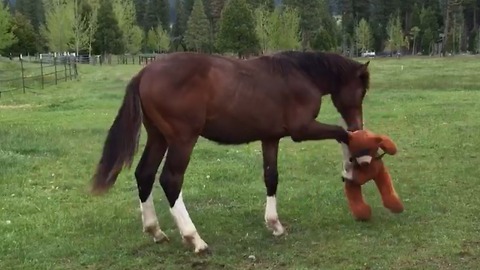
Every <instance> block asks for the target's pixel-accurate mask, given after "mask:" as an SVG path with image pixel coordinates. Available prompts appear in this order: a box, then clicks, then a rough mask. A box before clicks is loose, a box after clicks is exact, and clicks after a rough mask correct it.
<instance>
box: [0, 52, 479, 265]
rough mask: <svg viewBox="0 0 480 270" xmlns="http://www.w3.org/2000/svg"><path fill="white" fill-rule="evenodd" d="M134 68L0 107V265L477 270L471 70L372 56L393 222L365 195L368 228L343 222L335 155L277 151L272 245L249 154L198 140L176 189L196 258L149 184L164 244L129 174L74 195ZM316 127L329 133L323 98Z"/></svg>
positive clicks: (319, 148)
mask: <svg viewBox="0 0 480 270" xmlns="http://www.w3.org/2000/svg"><path fill="white" fill-rule="evenodd" d="M362 61H365V60H364V59H362ZM402 66H403V69H402ZM139 69H140V66H139V65H128V66H126V65H125V66H121V65H116V66H102V67H99V66H96V67H93V66H80V67H79V72H80V77H79V81H78V82H76V81H72V82H70V81H69V82H63V83H61V84H59V85H58V86H50V87H47V88H46V89H45V90H41V89H40V90H36V91H35V93H31V92H30V93H27V94H22V93H21V91H19V92H18V93H7V94H3V95H2V97H1V98H0V198H1V199H0V200H1V203H0V235H1V241H0V269H342V270H343V269H479V268H480V197H479V195H478V194H479V191H480V188H479V183H480V182H479V178H478V177H479V175H480V167H479V162H480V138H479V132H480V122H479V119H480V102H479V100H480V80H479V75H478V74H479V70H480V58H474V57H457V58H432V59H429V58H415V59H413V58H404V59H373V60H371V64H370V69H371V73H372V83H371V91H370V92H369V94H368V96H367V98H366V101H365V124H366V127H367V128H369V129H371V130H373V131H376V132H378V133H385V134H388V135H389V136H391V138H393V139H394V140H395V142H396V143H397V145H398V148H399V153H398V155H396V156H386V158H385V161H386V163H387V165H388V166H389V167H390V170H391V173H392V175H393V178H394V183H395V187H396V189H397V192H398V193H399V195H400V196H401V198H402V200H403V202H404V204H405V209H406V210H405V212H404V213H402V214H399V215H394V214H391V213H390V212H388V210H386V209H384V208H383V207H382V204H381V201H380V197H379V194H378V192H377V191H376V188H375V186H374V185H373V183H369V184H367V185H366V186H365V187H364V193H365V196H366V200H367V202H368V203H369V204H370V205H371V206H372V210H373V218H372V220H371V221H369V222H356V221H354V220H353V218H352V216H351V214H350V212H349V210H348V207H347V203H346V199H345V197H344V194H343V185H342V182H341V181H340V170H341V150H340V146H339V145H338V144H337V143H336V142H335V141H322V142H304V143H300V144H297V143H293V142H292V141H291V140H290V139H284V140H282V142H281V149H280V153H279V173H280V184H279V190H278V211H279V215H280V220H281V221H282V222H283V224H284V225H285V227H286V229H287V235H285V236H282V237H280V238H275V237H274V236H273V235H271V233H270V231H268V230H267V229H266V228H265V226H264V221H263V215H264V205H265V188H264V184H263V180H262V165H261V154H260V149H261V148H260V144H259V143H252V144H249V145H243V146H218V145H215V144H213V143H211V142H208V141H206V140H201V141H200V142H199V143H198V145H197V146H196V148H195V151H194V154H193V157H192V161H191V163H190V166H189V169H188V170H187V174H186V176H185V184H184V189H183V192H184V198H185V203H186V205H187V208H188V210H189V212H190V216H191V217H192V219H193V222H194V223H195V225H196V226H197V229H198V230H199V233H200V235H201V236H202V237H203V239H204V240H205V241H206V242H207V243H208V244H209V246H210V248H211V250H212V254H211V255H207V256H197V255H195V254H193V251H192V250H191V249H189V248H186V247H185V246H183V244H182V242H181V238H180V235H179V232H178V230H177V229H176V227H175V225H174V222H173V220H172V218H171V216H170V213H169V210H168V204H167V201H166V199H165V197H164V195H163V191H162V190H161V188H160V185H159V184H158V181H157V182H156V185H155V190H154V192H155V206H156V209H157V214H158V217H159V220H160V225H161V227H162V229H163V230H164V231H165V232H166V233H167V235H168V236H169V237H170V240H171V242H170V243H167V244H154V243H153V241H152V239H151V238H150V237H149V236H147V235H146V234H144V233H143V232H142V224H141V218H140V211H139V204H138V197H137V188H136V184H135V180H134V178H133V170H130V171H124V172H123V173H122V174H121V175H120V177H119V179H118V181H117V184H116V186H115V187H114V188H113V189H112V190H111V192H110V193H108V194H107V195H105V196H103V197H92V196H91V195H89V194H88V192H87V190H88V185H89V181H90V177H91V175H92V173H93V170H94V167H95V165H96V163H97V162H98V159H99V157H100V151H101V147H102V145H103V142H104V139H105V136H106V132H107V130H108V128H109V127H110V124H111V123H112V121H113V119H114V117H115V115H116V113H117V109H118V108H119V105H120V103H121V99H122V98H123V94H124V87H125V85H126V83H127V81H128V80H129V79H130V78H131V76H132V75H133V74H134V73H135V72H136V71H138V70H139ZM319 119H320V120H321V121H325V122H328V123H337V122H338V115H337V114H336V112H335V110H334V109H333V107H332V105H331V102H330V98H329V97H326V98H325V99H324V105H323V107H322V111H321V113H320V116H319ZM142 135H143V136H142V139H141V145H140V146H141V148H143V145H144V142H145V133H143V134H142ZM139 156H140V153H139V154H138V155H137V156H136V159H135V162H134V165H136V163H137V162H138V159H139ZM250 255H253V256H254V257H255V258H254V259H253V258H252V256H250ZM249 257H250V258H249Z"/></svg>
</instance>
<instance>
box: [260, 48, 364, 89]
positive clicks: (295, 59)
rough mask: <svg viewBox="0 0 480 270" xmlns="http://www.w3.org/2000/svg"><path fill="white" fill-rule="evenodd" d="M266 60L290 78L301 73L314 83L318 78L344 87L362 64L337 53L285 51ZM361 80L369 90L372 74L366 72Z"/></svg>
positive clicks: (361, 75) (274, 68) (276, 70)
mask: <svg viewBox="0 0 480 270" xmlns="http://www.w3.org/2000/svg"><path fill="white" fill-rule="evenodd" d="M264 60H265V61H266V62H267V63H268V64H269V65H270V67H271V68H272V69H273V70H274V71H275V72H280V73H282V75H284V76H288V74H289V73H291V72H293V71H295V70H296V71H300V72H302V73H303V74H304V75H306V76H307V77H309V78H310V79H311V80H312V81H315V80H317V79H318V78H323V79H324V78H326V79H328V80H332V81H333V82H334V83H335V84H336V85H342V84H343V83H346V82H349V81H350V80H351V79H353V76H354V75H355V74H356V73H357V71H358V69H359V67H360V66H361V65H362V64H361V63H359V62H357V61H354V60H352V59H349V58H347V57H344V56H342V55H339V54H336V53H328V52H300V51H283V52H279V53H275V54H272V55H270V56H268V57H266V58H264ZM359 79H360V80H361V82H362V85H363V87H364V88H365V89H368V88H369V84H370V74H369V72H368V70H365V71H364V72H363V73H362V74H360V76H359Z"/></svg>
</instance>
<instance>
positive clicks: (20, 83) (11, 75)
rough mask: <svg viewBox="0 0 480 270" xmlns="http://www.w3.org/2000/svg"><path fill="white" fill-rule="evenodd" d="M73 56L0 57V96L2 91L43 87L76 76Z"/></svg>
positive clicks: (75, 64) (24, 90) (23, 90)
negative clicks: (40, 57)
mask: <svg viewBox="0 0 480 270" xmlns="http://www.w3.org/2000/svg"><path fill="white" fill-rule="evenodd" d="M77 76H78V70H77V63H76V59H75V58H74V57H68V56H57V57H51V58H44V59H36V60H33V61H27V60H25V59H23V58H21V57H19V58H14V59H8V58H0V97H1V96H2V93H7V92H12V91H22V92H23V93H25V92H26V91H27V90H29V89H39V88H41V89H43V88H44V87H45V86H46V85H56V84H58V83H60V82H63V81H67V80H72V79H74V78H77Z"/></svg>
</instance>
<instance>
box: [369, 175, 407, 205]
mask: <svg viewBox="0 0 480 270" xmlns="http://www.w3.org/2000/svg"><path fill="white" fill-rule="evenodd" d="M373 180H374V181H375V184H376V186H377V188H378V191H379V192H380V195H381V197H382V202H383V206H385V208H388V209H390V211H392V212H393V213H401V212H403V204H402V201H401V200H400V197H399V196H398V194H397V192H396V191H395V188H394V187H393V183H392V179H391V177H390V173H389V172H388V169H387V168H385V167H384V168H383V169H382V170H381V171H380V173H379V174H378V176H377V177H375V178H374V179H373Z"/></svg>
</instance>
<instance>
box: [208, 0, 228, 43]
mask: <svg viewBox="0 0 480 270" xmlns="http://www.w3.org/2000/svg"><path fill="white" fill-rule="evenodd" d="M225 2H226V0H211V1H210V16H211V18H212V19H211V21H212V30H213V36H214V37H215V36H216V34H217V32H218V21H219V20H220V18H221V15H222V10H223V7H224V6H225Z"/></svg>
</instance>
